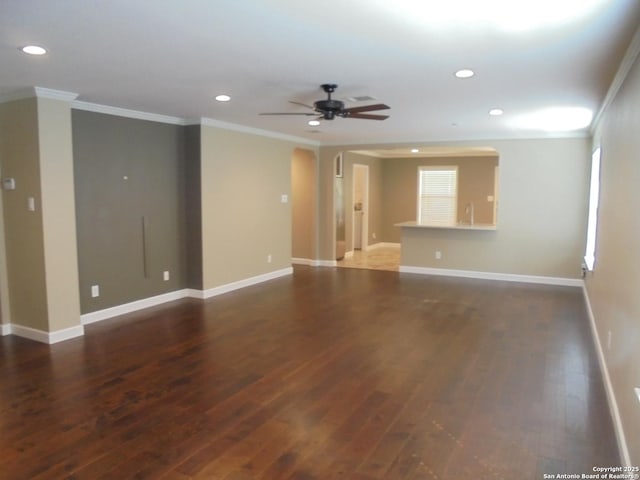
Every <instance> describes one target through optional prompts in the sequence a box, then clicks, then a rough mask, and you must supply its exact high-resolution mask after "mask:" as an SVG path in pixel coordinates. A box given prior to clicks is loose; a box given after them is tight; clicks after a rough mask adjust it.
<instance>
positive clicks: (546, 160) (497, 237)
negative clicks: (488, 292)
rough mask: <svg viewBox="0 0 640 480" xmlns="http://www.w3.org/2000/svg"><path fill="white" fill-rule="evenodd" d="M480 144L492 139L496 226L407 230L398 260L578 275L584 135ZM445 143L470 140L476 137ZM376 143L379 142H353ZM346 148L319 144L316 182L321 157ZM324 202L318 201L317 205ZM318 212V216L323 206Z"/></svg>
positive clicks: (326, 235) (327, 234)
mask: <svg viewBox="0 0 640 480" xmlns="http://www.w3.org/2000/svg"><path fill="white" fill-rule="evenodd" d="M480 144H481V146H489V147H493V148H494V149H495V150H496V151H497V152H498V155H499V158H500V185H499V190H500V203H499V205H498V230H497V231H496V232H461V231H434V230H423V231H421V232H416V231H413V232H412V233H408V234H407V238H406V241H405V242H403V246H402V264H403V265H410V266H416V267H431V268H451V269H459V270H473V271H481V272H497V273H510V274H521V275H539V276H552V277H563V278H564V277H567V278H579V277H580V266H581V260H582V256H583V253H584V244H585V238H584V237H585V231H586V210H587V194H588V172H589V162H590V151H589V140H588V139H585V138H574V139H548V140H494V141H483V142H480ZM449 145H452V146H463V147H475V146H478V142H452V143H451V144H449ZM397 146H398V147H402V146H403V145H397ZM434 146H435V145H434ZM380 147H383V146H381V145H370V146H369V145H367V146H362V145H359V146H357V148H358V149H372V148H380ZM387 147H388V146H387ZM353 148H354V147H353V146H348V145H347V146H335V147H323V148H321V169H322V170H321V173H322V174H323V176H322V179H321V181H322V182H324V183H326V182H329V181H331V180H332V179H331V178H330V177H329V176H328V175H327V172H329V171H330V168H328V167H327V165H326V164H327V163H329V162H330V161H331V159H332V158H333V156H334V155H335V154H336V153H337V152H338V151H341V150H349V149H353ZM321 188H322V189H326V186H325V187H321ZM383 201H384V199H383ZM330 207H331V205H326V203H323V205H322V208H323V209H324V208H330ZM320 215H321V218H325V217H326V211H325V210H322V211H321V212H320ZM329 225H330V224H326V225H323V228H322V229H321V231H320V235H321V242H322V243H321V253H322V255H325V256H324V257H323V258H331V255H332V248H333V242H332V238H331V235H332V232H331V231H329V229H330V227H329ZM435 250H440V251H442V252H443V259H442V260H440V261H438V262H436V261H435V259H434V251H435Z"/></svg>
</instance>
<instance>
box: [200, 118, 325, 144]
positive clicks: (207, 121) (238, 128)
mask: <svg viewBox="0 0 640 480" xmlns="http://www.w3.org/2000/svg"><path fill="white" fill-rule="evenodd" d="M195 123H197V122H192V123H187V125H193V124H195ZM199 123H200V125H204V126H207V127H215V128H222V129H224V130H233V131H235V132H242V133H250V134H252V135H258V136H261V137H269V138H275V139H278V140H286V141H288V142H294V143H303V144H305V145H312V146H314V147H319V146H320V145H321V143H320V142H318V141H315V140H309V139H308V138H303V137H296V136H294V135H286V134H284V133H278V132H272V131H270V130H262V129H261V128H254V127H247V126H245V125H239V124H237V123H228V122H222V121H220V120H214V119H212V118H205V117H203V118H201V119H200V122H199Z"/></svg>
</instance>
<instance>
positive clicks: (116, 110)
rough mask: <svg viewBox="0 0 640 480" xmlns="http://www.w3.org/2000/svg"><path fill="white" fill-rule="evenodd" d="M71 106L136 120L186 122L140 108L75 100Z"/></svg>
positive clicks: (170, 122)
mask: <svg viewBox="0 0 640 480" xmlns="http://www.w3.org/2000/svg"><path fill="white" fill-rule="evenodd" d="M71 108H73V109H75V110H84V111H87V112H95V113H104V114H107V115H115V116H117V117H126V118H134V119H137V120H148V121H150V122H159V123H169V124H172V125H185V124H186V123H185V120H184V119H182V118H180V117H173V116H171V115H161V114H159V113H149V112H142V111H140V110H130V109H128V108H120V107H111V106H109V105H100V104H98V103H90V102H82V101H75V102H73V103H71Z"/></svg>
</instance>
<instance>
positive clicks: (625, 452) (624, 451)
mask: <svg viewBox="0 0 640 480" xmlns="http://www.w3.org/2000/svg"><path fill="white" fill-rule="evenodd" d="M582 291H583V293H584V301H585V304H586V306H587V313H588V315H589V323H590V324H591V335H592V336H593V343H594V345H595V347H596V354H597V355H598V363H599V364H600V371H601V372H602V379H603V380H604V389H605V392H606V394H607V403H608V404H609V412H610V413H611V419H612V420H613V429H614V430H615V432H616V440H617V442H618V451H619V452H620V461H621V462H622V463H621V464H622V465H625V466H631V457H630V456H629V447H628V446H627V439H626V437H625V434H624V427H623V426H622V419H621V418H620V410H618V402H617V401H616V395H615V392H614V390H613V385H612V384H611V377H610V376H609V369H608V368H607V361H606V359H605V356H604V350H603V348H602V343H601V342H600V335H598V327H597V326H596V319H595V317H594V315H593V310H592V309H591V300H589V293H588V292H587V288H586V286H584V285H583V287H582Z"/></svg>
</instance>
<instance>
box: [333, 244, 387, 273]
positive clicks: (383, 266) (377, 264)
mask: <svg viewBox="0 0 640 480" xmlns="http://www.w3.org/2000/svg"><path fill="white" fill-rule="evenodd" d="M399 266H400V245H389V246H384V247H376V248H370V249H369V250H367V251H362V250H355V251H354V252H353V255H352V256H349V257H345V258H343V259H342V260H339V261H338V267H345V268H366V269H369V270H390V271H393V272H397V271H398V267H399Z"/></svg>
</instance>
